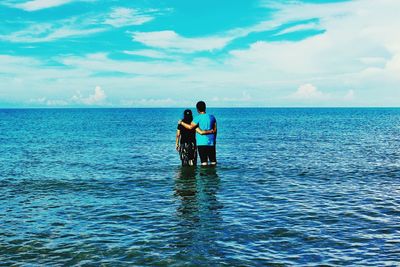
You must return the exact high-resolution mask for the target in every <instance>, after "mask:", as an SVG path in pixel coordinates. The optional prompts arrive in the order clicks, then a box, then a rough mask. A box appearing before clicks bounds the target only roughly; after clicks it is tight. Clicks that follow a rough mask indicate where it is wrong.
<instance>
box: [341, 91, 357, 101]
mask: <svg viewBox="0 0 400 267" xmlns="http://www.w3.org/2000/svg"><path fill="white" fill-rule="evenodd" d="M354 97H355V93H354V90H349V91H348V92H347V93H346V95H345V96H344V100H346V101H352V100H354Z"/></svg>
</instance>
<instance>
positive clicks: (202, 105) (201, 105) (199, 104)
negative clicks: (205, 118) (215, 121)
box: [196, 101, 206, 112]
mask: <svg viewBox="0 0 400 267" xmlns="http://www.w3.org/2000/svg"><path fill="white" fill-rule="evenodd" d="M196 108H197V110H198V111H199V112H206V103H204V101H199V102H197V104H196Z"/></svg>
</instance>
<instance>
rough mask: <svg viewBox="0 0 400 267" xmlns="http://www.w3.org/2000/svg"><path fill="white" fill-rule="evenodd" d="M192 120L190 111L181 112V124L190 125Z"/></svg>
mask: <svg viewBox="0 0 400 267" xmlns="http://www.w3.org/2000/svg"><path fill="white" fill-rule="evenodd" d="M192 120H193V114H192V111H191V110H190V109H185V111H184V112H183V122H184V123H188V124H190V123H191V122H192Z"/></svg>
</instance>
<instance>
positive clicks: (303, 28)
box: [276, 22, 322, 35]
mask: <svg viewBox="0 0 400 267" xmlns="http://www.w3.org/2000/svg"><path fill="white" fill-rule="evenodd" d="M306 30H322V28H321V26H320V25H319V24H318V23H315V22H310V23H304V24H300V25H296V26H293V27H289V28H286V29H284V30H282V31H280V32H278V33H277V34H276V35H284V34H288V33H293V32H298V31H306Z"/></svg>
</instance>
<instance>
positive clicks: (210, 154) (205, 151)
mask: <svg viewBox="0 0 400 267" xmlns="http://www.w3.org/2000/svg"><path fill="white" fill-rule="evenodd" d="M197 151H199V156H200V161H201V163H207V161H208V160H209V161H210V162H217V157H216V152H215V146H197Z"/></svg>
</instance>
